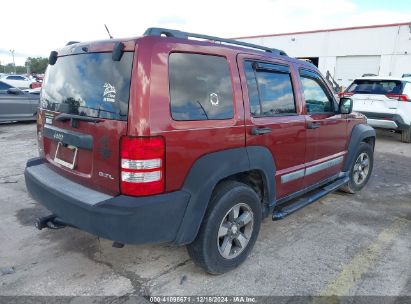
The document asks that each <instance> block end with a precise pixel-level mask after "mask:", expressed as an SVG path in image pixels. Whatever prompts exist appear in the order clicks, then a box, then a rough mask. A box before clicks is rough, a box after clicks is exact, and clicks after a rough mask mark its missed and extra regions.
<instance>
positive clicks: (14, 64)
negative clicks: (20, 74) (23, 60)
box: [10, 50, 16, 74]
mask: <svg viewBox="0 0 411 304" xmlns="http://www.w3.org/2000/svg"><path fill="white" fill-rule="evenodd" d="M10 53H11V56H12V57H13V66H14V74H16V63H15V61H14V50H10Z"/></svg>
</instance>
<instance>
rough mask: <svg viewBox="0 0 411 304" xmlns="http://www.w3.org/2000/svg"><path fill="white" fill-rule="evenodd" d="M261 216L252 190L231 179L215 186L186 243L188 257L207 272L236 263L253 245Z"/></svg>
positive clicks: (259, 205) (224, 268)
mask: <svg viewBox="0 0 411 304" xmlns="http://www.w3.org/2000/svg"><path fill="white" fill-rule="evenodd" d="M261 216H262V211H261V202H260V200H259V197H258V196H257V194H256V193H255V192H254V191H253V189H251V188H250V187H248V186H247V185H245V184H243V183H239V182H235V181H229V182H225V183H224V184H222V185H220V186H218V188H217V190H216V191H215V193H214V195H213V197H212V198H211V201H210V205H209V207H208V209H207V212H206V215H205V217H204V220H203V223H202V224H201V227H200V231H199V232H198V235H197V237H196V239H195V240H194V242H193V243H191V244H189V245H188V246H187V250H188V253H189V255H190V257H191V258H192V259H193V261H194V262H195V263H196V264H197V265H198V266H200V267H202V268H204V270H206V271H207V272H209V273H211V274H221V273H224V272H227V271H229V270H231V269H233V268H235V267H237V266H239V265H240V264H241V263H242V262H244V260H245V259H246V258H247V256H248V254H249V253H250V251H251V249H252V248H253V246H254V243H255V241H256V239H257V236H258V232H259V230H260V225H261Z"/></svg>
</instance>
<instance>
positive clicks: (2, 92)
mask: <svg viewBox="0 0 411 304" xmlns="http://www.w3.org/2000/svg"><path fill="white" fill-rule="evenodd" d="M39 97H40V94H39V93H28V92H24V91H22V90H20V89H18V88H15V87H13V86H11V85H9V84H7V83H4V82H2V81H0V122H5V121H23V120H36V116H37V115H36V114H37V107H38V106H39Z"/></svg>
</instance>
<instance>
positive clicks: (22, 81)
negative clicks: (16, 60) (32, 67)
mask: <svg viewBox="0 0 411 304" xmlns="http://www.w3.org/2000/svg"><path fill="white" fill-rule="evenodd" d="M0 81H2V82H4V83H7V84H9V85H11V86H13V87H15V88H19V89H29V88H31V87H30V85H31V83H32V82H33V81H34V80H31V79H30V78H28V77H26V76H23V75H5V76H3V77H2V78H0Z"/></svg>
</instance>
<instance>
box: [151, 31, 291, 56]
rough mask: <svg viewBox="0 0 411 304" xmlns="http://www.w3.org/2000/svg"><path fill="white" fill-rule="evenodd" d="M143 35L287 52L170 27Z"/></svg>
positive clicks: (284, 54)
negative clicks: (200, 40)
mask: <svg viewBox="0 0 411 304" xmlns="http://www.w3.org/2000/svg"><path fill="white" fill-rule="evenodd" d="M144 36H166V37H174V38H182V39H188V38H190V37H192V38H198V39H205V40H211V41H218V42H222V43H226V44H232V45H240V46H245V47H248V48H253V49H258V50H263V51H266V52H269V53H274V54H277V55H283V56H287V54H286V53H285V52H284V51H282V50H278V49H273V48H269V47H265V46H262V45H257V44H252V43H248V42H243V41H238V40H233V39H224V38H219V37H214V36H208V35H202V34H195V33H187V32H182V31H179V30H171V29H166V28H159V27H150V28H148V29H147V30H146V31H145V32H144Z"/></svg>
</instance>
